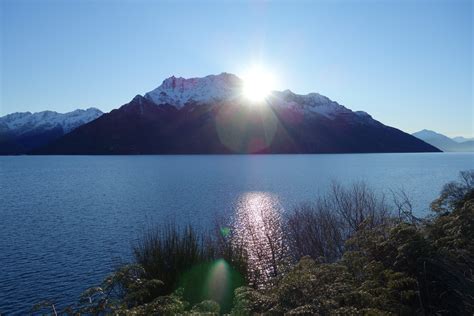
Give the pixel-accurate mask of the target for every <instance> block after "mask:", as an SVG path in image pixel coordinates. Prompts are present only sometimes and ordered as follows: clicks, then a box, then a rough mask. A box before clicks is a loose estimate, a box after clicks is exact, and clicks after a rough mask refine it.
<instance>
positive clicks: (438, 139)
mask: <svg viewBox="0 0 474 316" xmlns="http://www.w3.org/2000/svg"><path fill="white" fill-rule="evenodd" d="M412 135H413V136H415V137H416V138H419V139H421V140H423V141H425V142H427V143H428V144H431V145H433V146H435V147H437V148H439V149H441V150H442V151H453V152H454V151H457V152H461V151H474V141H472V140H471V141H469V140H468V141H464V142H457V141H455V140H454V139H452V138H449V137H448V136H446V135H443V134H440V133H436V132H434V131H431V130H427V129H424V130H421V131H419V132H416V133H413V134H412Z"/></svg>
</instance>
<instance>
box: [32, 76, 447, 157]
mask: <svg viewBox="0 0 474 316" xmlns="http://www.w3.org/2000/svg"><path fill="white" fill-rule="evenodd" d="M239 84H240V83H239V79H238V78H237V77H235V76H233V75H231V74H221V75H218V76H208V77H205V78H193V79H183V78H175V77H171V78H169V79H167V80H165V81H164V82H163V84H162V85H161V86H160V87H159V88H157V89H155V90H153V91H151V92H150V93H148V94H146V95H145V96H140V95H137V96H136V97H135V98H133V100H132V101H131V102H130V103H127V104H125V105H123V106H122V107H120V108H119V109H116V110H113V111H111V112H110V113H108V114H104V115H102V116H101V117H99V118H98V119H96V120H94V121H92V122H89V123H87V124H85V125H83V126H80V127H79V128H77V129H75V130H73V131H72V132H70V133H69V134H66V135H64V136H62V137H61V138H59V139H58V140H56V141H54V142H52V143H50V144H48V145H46V146H44V147H42V148H39V149H37V150H34V151H33V152H32V153H34V154H234V153H238V154H240V153H369V152H436V151H439V150H438V149H437V148H436V147H433V146H431V145H429V144H427V143H425V142H423V141H422V140H419V139H417V138H416V137H413V136H411V135H409V134H407V133H404V132H402V131H400V130H398V129H396V128H393V127H389V126H386V125H383V124H382V123H380V122H378V121H376V120H374V119H373V118H372V117H371V116H370V115H368V114H367V113H365V112H353V111H351V110H349V109H347V108H345V107H344V106H342V105H339V104H338V103H336V102H334V101H331V100H329V99H328V98H326V97H324V96H321V95H319V94H308V95H297V94H294V93H292V92H291V91H289V90H286V91H283V92H274V93H273V94H272V95H271V96H270V97H269V98H268V99H267V100H266V101H265V102H263V103H262V104H256V103H253V102H251V101H248V100H246V99H245V98H244V97H242V96H241V95H238V92H237V91H238V89H239Z"/></svg>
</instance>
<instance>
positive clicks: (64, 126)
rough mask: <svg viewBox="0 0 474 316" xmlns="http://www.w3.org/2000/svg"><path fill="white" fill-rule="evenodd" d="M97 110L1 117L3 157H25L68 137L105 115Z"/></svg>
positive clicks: (0, 136) (15, 114)
mask: <svg viewBox="0 0 474 316" xmlns="http://www.w3.org/2000/svg"><path fill="white" fill-rule="evenodd" d="M102 114H103V113H102V111H100V110H99V109H96V108H89V109H87V110H80V109H79V110H75V111H72V112H68V113H57V112H54V111H42V112H37V113H30V112H17V113H12V114H8V115H5V116H3V117H0V153H2V154H10V153H11V154H13V153H16V154H17V153H24V152H27V151H29V150H31V149H33V148H36V147H38V146H43V145H45V144H47V143H48V142H49V141H52V140H55V139H57V138H58V137H60V136H62V135H64V134H67V133H69V132H70V131H72V130H74V129H75V128H77V127H79V126H81V125H84V124H86V123H89V122H90V121H93V120H95V119H96V118H98V117H100V116H101V115H102Z"/></svg>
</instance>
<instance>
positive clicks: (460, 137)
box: [451, 136, 474, 143]
mask: <svg viewBox="0 0 474 316" xmlns="http://www.w3.org/2000/svg"><path fill="white" fill-rule="evenodd" d="M451 139H452V140H454V141H455V142H457V143H464V142H469V141H474V137H471V138H466V137H462V136H457V137H453V138H451Z"/></svg>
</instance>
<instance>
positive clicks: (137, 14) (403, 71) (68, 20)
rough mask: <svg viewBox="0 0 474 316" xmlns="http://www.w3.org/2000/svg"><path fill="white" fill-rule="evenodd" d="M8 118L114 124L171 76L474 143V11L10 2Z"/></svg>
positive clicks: (4, 24)
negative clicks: (256, 79) (51, 115)
mask: <svg viewBox="0 0 474 316" xmlns="http://www.w3.org/2000/svg"><path fill="white" fill-rule="evenodd" d="M0 3H1V16H0V20H1V65H0V66H1V91H0V92H1V104H0V115H4V114H7V113H11V112H16V111H31V112H35V111H41V110H46V109H49V110H55V111H59V112H67V111H71V110H74V109H76V108H86V107H91V106H94V107H98V108H100V109H101V110H103V111H110V110H111V109H113V108H117V107H119V106H120V105H122V104H124V103H127V102H128V101H129V100H130V99H132V98H133V96H135V95H136V94H144V93H145V92H147V91H149V90H152V89H154V88H155V87H157V86H158V85H160V84H161V82H162V81H163V80H164V79H165V78H167V77H169V76H171V75H176V76H183V77H200V76H205V75H208V74H218V73H221V72H224V71H225V72H232V73H235V74H237V75H239V74H241V73H242V71H244V69H245V68H246V67H248V66H249V65H251V64H256V63H261V64H263V65H264V66H265V67H266V68H268V69H270V70H271V71H272V72H274V73H275V74H276V75H277V77H278V78H277V87H275V88H276V89H279V90H283V89H286V88H288V89H290V90H292V91H294V92H296V93H308V92H319V93H321V94H323V95H326V96H328V97H329V98H331V99H333V100H335V101H337V102H339V103H341V104H343V105H345V106H347V107H348V108H350V109H352V110H363V111H366V112H368V113H370V114H371V115H372V116H373V117H374V118H376V119H378V120H380V121H381V122H383V123H385V124H388V125H392V126H395V127H397V128H400V129H402V130H404V131H407V132H414V131H417V130H420V129H423V128H427V129H433V130H436V131H438V132H441V133H444V134H447V135H449V136H457V135H463V136H473V134H474V131H473V129H474V127H473V124H474V123H473V122H474V113H473V107H474V105H473V79H472V76H473V60H472V59H473V56H472V54H473V38H472V36H473V23H472V18H473V4H472V1H470V0H466V1H461V0H446V1H434V0H433V1H428V0H423V1H403V0H393V1H388V0H387V1H375V0H374V1H355V0H353V1H338V0H334V1H316V0H314V1H288V2H286V1H285V2H283V1H275V2H262V1H258V2H243V1H219V2H217V1H215V2H201V1H197V0H195V1H191V0H190V1H178V2H177V1H173V2H171V1H109V0H102V1H101V0H95V1H85V0H76V1H66V0H63V1H57V0H56V1H49V0H42V1H39V0H30V1H23V0H0Z"/></svg>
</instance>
